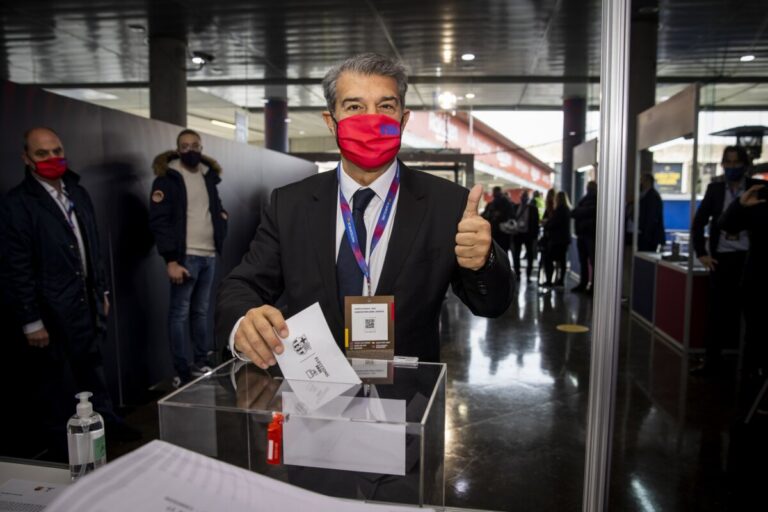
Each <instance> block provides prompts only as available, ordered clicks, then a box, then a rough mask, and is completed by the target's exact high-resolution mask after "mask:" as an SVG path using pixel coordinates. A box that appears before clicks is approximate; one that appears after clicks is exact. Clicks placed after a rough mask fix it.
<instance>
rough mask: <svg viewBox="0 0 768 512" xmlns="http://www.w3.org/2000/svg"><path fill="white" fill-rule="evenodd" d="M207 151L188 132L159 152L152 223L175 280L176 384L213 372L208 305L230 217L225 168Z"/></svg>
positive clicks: (171, 319) (172, 336) (171, 325)
mask: <svg viewBox="0 0 768 512" xmlns="http://www.w3.org/2000/svg"><path fill="white" fill-rule="evenodd" d="M202 151H203V146H202V141H201V138H200V134H198V133H197V132H195V131H194V130H188V129H187V130H182V131H181V132H180V133H179V135H178V136H177V137H176V150H171V151H166V152H164V153H161V154H159V155H157V157H156V158H155V161H154V162H153V166H152V167H153V170H154V171H155V175H156V176H157V178H155V181H154V183H152V194H151V197H150V202H149V227H150V229H151V230H152V233H153V234H154V236H155V243H156V244H157V251H158V252H159V253H160V255H161V256H162V257H163V259H164V260H165V263H166V271H167V273H168V279H169V280H170V282H171V297H170V303H169V311H168V337H169V341H170V348H171V356H172V358H173V366H174V368H175V370H176V377H174V380H173V385H174V386H175V387H178V386H179V385H181V384H183V383H186V382H188V381H189V380H191V379H192V378H193V377H198V376H200V375H202V374H203V373H205V372H207V371H209V370H210V365H211V364H212V362H211V361H210V354H212V352H213V338H212V336H211V333H210V332H209V331H210V329H209V321H208V310H209V308H208V304H209V302H210V297H211V291H212V289H213V279H214V274H215V271H216V255H217V254H221V251H222V248H223V246H224V238H225V237H226V236H227V220H228V215H227V212H226V210H225V209H224V207H223V206H222V204H221V198H220V197H219V192H218V189H217V185H218V184H219V182H220V181H221V178H220V175H221V166H220V165H219V164H218V162H216V161H215V160H214V159H212V158H211V157H209V156H207V155H203V153H202ZM187 333H189V335H188V334H187ZM190 342H191V346H192V353H191V354H190Z"/></svg>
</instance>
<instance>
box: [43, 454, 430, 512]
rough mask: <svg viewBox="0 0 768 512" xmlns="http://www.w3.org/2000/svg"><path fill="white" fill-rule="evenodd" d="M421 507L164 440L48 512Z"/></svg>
mask: <svg viewBox="0 0 768 512" xmlns="http://www.w3.org/2000/svg"><path fill="white" fill-rule="evenodd" d="M72 510H77V511H78V512H98V511H104V510H109V511H110V512H123V511H125V512H128V511H130V512H135V511H137V510H141V511H142V512H168V511H179V512H214V511H221V510H227V511H233V512H239V511H243V512H246V511H247V512H253V511H261V510H264V511H269V512H275V511H276V510H311V511H312V512H325V511H327V512H347V511H349V512H357V511H372V512H387V511H390V512H404V511H412V512H417V511H418V512H423V511H424V510H425V509H423V508H417V507H409V506H401V505H384V504H370V503H363V502H357V501H350V500H344V499H339V498H331V497H328V496H324V495H321V494H317V493H314V492H311V491H307V490H304V489H300V488H298V487H294V486H292V485H290V484H286V483H284V482H280V481H277V480H273V479H271V478H269V477H266V476H264V475H259V474H257V473H253V472H251V471H248V470H245V469H241V468H238V467H235V466H232V465H230V464H227V463H225V462H221V461H217V460H215V459H211V458H209V457H206V456H204V455H200V454H197V453H194V452H191V451H189V450H185V449H184V448H179V447H178V446H174V445H172V444H169V443H166V442H163V441H152V442H151V443H149V444H147V445H145V446H143V447H142V448H139V449H138V450H136V451H134V452H132V453H129V454H128V455H125V456H123V457H121V458H119V459H117V460H115V461H113V462H110V463H109V464H107V465H106V466H104V467H102V468H100V469H98V470H96V471H94V472H93V473H91V474H89V475H87V476H85V477H84V478H82V479H81V480H79V481H78V482H77V483H75V484H73V485H71V486H69V487H68V488H67V489H66V490H64V491H63V492H62V494H61V495H59V497H58V498H57V499H56V500H54V502H53V503H51V505H50V506H49V507H48V508H46V512H59V511H61V512H70V511H72Z"/></svg>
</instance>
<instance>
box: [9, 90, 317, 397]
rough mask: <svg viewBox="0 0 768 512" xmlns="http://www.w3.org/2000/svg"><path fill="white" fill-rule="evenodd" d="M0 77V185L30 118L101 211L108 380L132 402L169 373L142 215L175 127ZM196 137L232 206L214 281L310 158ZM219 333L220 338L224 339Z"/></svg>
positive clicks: (164, 300)
mask: <svg viewBox="0 0 768 512" xmlns="http://www.w3.org/2000/svg"><path fill="white" fill-rule="evenodd" d="M0 87H1V89H0V90H1V91H2V97H0V109H1V110H0V123H1V126H2V137H0V162H2V170H1V171H0V194H4V193H5V192H7V191H8V190H9V189H10V188H12V187H13V186H15V185H16V184H18V183H19V182H20V181H21V179H22V177H23V174H24V173H23V164H22V161H21V151H22V134H23V133H24V131H25V130H26V129H28V128H30V127H33V126H49V127H51V128H53V129H54V130H56V131H57V132H58V133H59V136H60V137H61V139H62V142H63V143H64V148H65V151H66V154H67V158H68V160H69V163H70V167H71V168H72V169H73V170H74V171H76V172H78V173H79V174H80V175H81V176H82V182H81V183H82V184H83V185H84V186H85V188H86V189H87V190H88V191H89V193H90V194H91V197H92V199H93V202H94V207H95V209H96V214H97V217H98V219H99V221H98V222H99V234H100V236H101V248H102V257H103V258H104V260H105V266H106V268H107V271H108V273H109V274H110V277H111V286H112V299H113V313H112V314H111V318H110V330H109V335H108V339H107V343H106V346H105V350H104V352H105V358H106V370H107V373H108V378H109V381H110V387H111V389H112V392H113V395H114V397H115V398H116V399H117V401H119V402H120V403H123V404H131V403H136V402H138V401H140V400H141V397H142V395H143V392H144V390H146V389H147V388H148V387H149V386H151V385H152V384H154V383H156V382H158V381H160V380H163V379H165V378H168V377H170V376H171V375H172V374H173V368H172V365H171V358H170V353H169V349H168V341H167V325H166V324H167V320H166V319H167V308H168V297H169V284H168V279H167V277H166V274H165V265H164V262H163V260H162V258H160V256H159V255H158V254H157V251H156V249H155V247H154V242H153V240H152V236H151V234H150V232H149V229H148V225H147V216H148V208H149V195H150V187H151V184H152V180H153V179H154V175H153V173H152V170H151V164H152V160H153V159H154V157H155V155H157V154H159V153H161V152H163V151H165V150H169V149H173V148H174V147H175V141H176V135H177V134H178V132H179V131H180V130H181V127H179V126H174V125H171V124H167V123H163V122H160V121H153V120H150V119H145V118H141V117H137V116H134V115H131V114H126V113H124V112H119V111H116V110H111V109H107V108H103V107H98V106H95V105H91V104H88V103H84V102H80V101H76V100H72V99H69V98H65V97H62V96H58V95H55V94H52V93H48V92H46V91H43V90H41V89H37V88H34V87H29V86H20V85H16V84H13V83H10V82H0ZM203 147H204V153H205V154H206V155H210V156H211V157H213V158H215V159H216V160H218V161H219V163H220V164H221V165H222V167H223V169H224V172H223V174H222V183H221V184H220V185H219V192H220V194H221V197H222V201H223V203H224V207H225V208H226V209H227V210H228V212H229V215H230V217H229V235H228V237H227V240H226V244H225V248H224V254H223V257H222V258H221V259H220V263H219V268H218V270H217V272H218V276H217V282H218V279H220V277H221V276H222V275H224V274H226V273H227V272H229V270H230V269H231V268H232V267H233V266H234V265H236V264H237V263H238V262H239V261H240V258H241V257H242V255H243V253H244V252H245V251H246V249H247V247H248V244H249V242H250V240H251V238H252V236H253V233H254V231H255V230H256V226H257V225H258V221H259V218H260V212H261V209H262V208H263V206H264V204H265V201H266V199H268V197H269V194H270V192H271V191H272V190H273V189H274V188H276V187H279V186H282V185H285V184H288V183H291V182H294V181H297V180H299V179H302V178H304V177H306V176H309V175H311V174H314V173H315V172H316V168H315V165H314V164H312V163H310V162H307V161H304V160H300V159H297V158H294V157H291V156H288V155H284V154H282V153H276V152H273V151H268V150H264V149H261V148H255V147H252V146H248V145H245V144H241V143H236V142H234V141H228V140H224V139H220V138H217V137H213V136H209V135H203ZM212 302H213V301H212ZM7 329H8V327H7V326H6V325H0V337H1V338H2V339H4V338H6V337H8V336H10V335H11V334H12V333H10V332H7ZM4 330H5V331H4ZM217 341H218V344H219V346H220V345H221V343H222V342H223V341H224V340H217Z"/></svg>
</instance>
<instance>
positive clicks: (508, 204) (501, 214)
mask: <svg viewBox="0 0 768 512" xmlns="http://www.w3.org/2000/svg"><path fill="white" fill-rule="evenodd" d="M513 212H514V207H513V205H512V201H510V200H509V198H508V197H507V195H506V194H505V193H504V192H503V191H502V190H501V187H493V199H491V202H490V203H488V204H487V205H486V206H485V210H483V218H484V219H486V220H487V221H488V222H490V223H491V238H493V241H494V242H496V243H497V244H499V247H501V249H502V250H503V251H504V254H506V253H507V251H509V241H510V240H509V239H510V236H509V234H508V233H504V232H503V231H502V230H501V228H500V226H501V224H503V223H504V222H506V221H508V220H509V219H510V218H512V215H513Z"/></svg>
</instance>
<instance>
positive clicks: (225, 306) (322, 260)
mask: <svg viewBox="0 0 768 512" xmlns="http://www.w3.org/2000/svg"><path fill="white" fill-rule="evenodd" d="M323 90H324V93H325V98H326V102H327V104H328V111H327V112H324V114H323V117H324V119H325V122H326V124H327V126H328V128H329V130H330V132H331V133H332V134H333V135H334V136H336V137H337V143H338V144H339V146H340V149H341V162H340V165H339V167H338V168H337V171H336V172H335V173H331V172H329V173H321V174H318V175H316V176H312V177H310V178H307V179H305V180H303V181H300V182H298V183H294V184H291V185H288V186H286V187H282V188H279V189H276V190H275V191H273V193H272V198H271V202H270V205H269V207H268V208H267V210H266V212H265V214H264V216H263V218H262V221H261V224H260V226H259V228H258V230H257V232H256V235H255V237H254V239H253V242H251V246H250V249H249V251H248V252H247V253H246V254H245V256H244V257H243V260H242V262H241V264H240V265H239V266H238V267H236V268H235V269H234V270H233V271H232V273H230V275H229V276H227V278H226V279H224V280H223V281H222V284H221V286H220V288H219V294H218V301H217V322H216V323H217V329H218V332H219V333H220V335H222V336H226V337H229V339H230V347H231V348H232V349H233V351H234V352H235V353H236V354H238V355H239V354H242V355H243V356H245V357H247V358H248V359H249V360H251V361H253V362H254V363H256V364H258V365H259V366H261V367H262V368H267V367H269V366H271V365H274V364H276V359H275V356H274V354H280V353H282V351H283V349H284V347H283V344H282V342H281V341H280V339H279V338H278V337H277V335H276V333H279V334H280V335H281V336H282V337H283V338H285V337H286V336H288V335H289V334H290V333H289V332H288V328H287V325H286V323H285V318H284V316H283V314H284V313H285V314H286V316H291V315H293V314H295V313H298V312H299V311H301V310H302V309H304V308H306V307H308V306H310V305H312V304H313V303H315V302H319V304H320V307H321V309H322V311H323V313H324V315H325V318H326V320H327V322H328V324H329V326H330V328H331V332H332V333H333V334H334V336H335V338H336V341H337V343H338V344H339V345H340V346H341V347H342V348H344V347H345V343H344V339H345V338H344V334H343V331H344V316H343V310H342V305H343V303H344V302H343V301H344V299H345V298H346V297H355V296H361V295H362V294H366V293H370V294H373V295H381V296H389V295H392V296H394V309H395V314H394V321H395V328H394V330H395V347H394V349H395V354H396V355H405V356H415V357H418V358H419V359H420V360H422V361H438V360H439V358H440V340H439V318H440V306H441V304H442V302H443V300H444V298H445V293H446V291H447V288H448V286H449V285H451V286H452V287H453V290H454V292H455V293H456V295H457V296H458V297H459V298H460V299H461V300H462V302H464V304H466V305H467V306H468V307H469V308H470V310H471V311H472V312H473V313H475V314H479V315H483V316H498V315H501V314H502V313H504V311H506V309H507V307H508V306H509V304H510V303H511V301H512V296H513V295H512V292H513V290H514V287H513V285H512V281H511V270H510V268H509V260H508V258H507V257H506V255H505V254H504V253H503V251H502V249H501V248H500V247H498V245H496V244H495V243H493V240H492V239H491V227H490V224H489V223H488V221H487V220H485V219H483V218H482V217H481V216H480V215H479V213H478V203H479V201H480V196H481V193H482V187H481V186H479V185H477V186H475V187H474V188H473V189H472V191H471V192H469V191H467V190H466V189H465V188H462V187H460V186H458V185H455V184H453V183H450V182H448V181H447V180H441V179H439V178H435V177H433V176H430V175H428V174H426V173H421V172H418V171H413V170H411V169H408V168H407V167H406V166H405V165H404V164H403V163H402V162H399V161H398V160H397V159H396V155H397V150H398V149H399V145H400V137H401V130H402V128H403V127H405V125H406V124H407V122H408V117H409V114H410V112H409V111H408V110H407V109H406V108H405V103H404V102H405V94H406V90H407V79H406V73H405V69H404V67H403V66H402V64H399V63H397V62H394V61H392V60H391V59H389V58H388V57H385V56H382V55H377V54H364V55H359V56H356V57H352V58H350V59H348V60H347V61H345V62H343V63H342V64H340V65H338V66H336V67H334V68H333V69H332V70H331V71H329V73H328V74H326V77H325V79H324V80H323ZM398 180H399V181H398ZM342 198H343V199H344V202H342ZM350 199H351V203H352V204H351V206H346V207H343V206H344V204H345V203H346V201H348V200H350ZM350 210H352V211H350ZM387 212H391V216H389V214H388V213H387ZM345 216H346V217H345ZM377 219H378V220H377ZM382 225H383V226H384V228H383V229H381V226H382ZM358 228H360V229H359V233H357V234H356V236H352V237H350V236H349V233H350V232H351V233H353V235H354V234H355V232H356V231H358ZM363 228H364V229H363ZM374 237H376V238H375V239H376V240H380V243H378V244H377V245H375V252H374V251H373V249H372V246H373V245H374V244H373V240H374ZM357 240H360V245H359V246H357V248H358V251H359V252H355V255H353V249H352V248H351V246H352V242H353V241H354V242H355V245H357V243H358V242H357ZM362 241H365V243H363V242H362ZM356 255H359V256H360V258H356V257H355V256H356ZM363 269H365V270H366V273H364V272H363ZM368 272H369V273H368ZM364 276H365V277H364ZM281 297H282V299H283V301H284V302H283V303H284V304H285V307H284V308H283V309H282V310H280V309H277V307H276V305H277V303H278V299H280V298H281Z"/></svg>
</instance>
